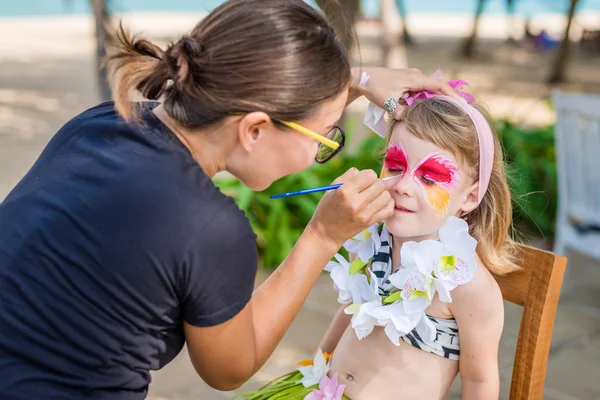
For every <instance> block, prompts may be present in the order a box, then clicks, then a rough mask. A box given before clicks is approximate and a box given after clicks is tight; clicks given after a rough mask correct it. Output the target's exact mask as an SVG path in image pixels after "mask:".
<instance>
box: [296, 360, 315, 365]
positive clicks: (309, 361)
mask: <svg viewBox="0 0 600 400" xmlns="http://www.w3.org/2000/svg"><path fill="white" fill-rule="evenodd" d="M309 365H313V360H308V359H307V360H302V361H300V362H299V363H298V366H299V367H308V366H309Z"/></svg>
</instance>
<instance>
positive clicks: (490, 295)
mask: <svg viewBox="0 0 600 400" xmlns="http://www.w3.org/2000/svg"><path fill="white" fill-rule="evenodd" d="M476 263H477V268H475V274H474V275H473V279H472V280H471V281H470V282H468V283H465V284H464V285H459V286H458V287H456V288H455V289H454V290H453V291H452V300H453V302H452V303H451V304H449V307H450V309H451V311H452V313H453V314H456V313H457V311H459V310H457V308H460V309H463V308H465V309H476V308H477V309H482V310H487V311H488V312H489V313H495V312H501V313H502V314H503V310H504V302H503V299H502V292H501V291H500V286H499V285H498V282H497V281H496V279H495V278H494V276H493V275H492V273H491V272H490V271H489V270H488V269H487V268H486V267H485V266H484V265H483V263H482V262H481V260H480V259H479V257H476Z"/></svg>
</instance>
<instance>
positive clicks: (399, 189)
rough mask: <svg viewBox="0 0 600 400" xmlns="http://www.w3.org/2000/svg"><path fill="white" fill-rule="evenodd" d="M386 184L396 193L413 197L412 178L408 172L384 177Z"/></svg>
mask: <svg viewBox="0 0 600 400" xmlns="http://www.w3.org/2000/svg"><path fill="white" fill-rule="evenodd" d="M386 179H387V180H386V184H387V185H390V186H391V189H392V190H393V191H395V192H396V193H398V194H400V195H404V196H408V197H413V196H414V192H413V179H412V176H411V175H410V174H407V173H404V174H399V175H396V176H390V177H388V178H386Z"/></svg>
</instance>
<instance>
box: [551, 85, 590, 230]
mask: <svg viewBox="0 0 600 400" xmlns="http://www.w3.org/2000/svg"><path fill="white" fill-rule="evenodd" d="M552 97H553V99H554V105H555V109H556V116H557V118H556V132H555V138H556V146H555V147H556V154H557V169H558V180H559V189H560V193H559V202H560V204H561V207H564V208H565V209H564V212H565V213H566V214H567V216H568V217H569V218H574V219H575V220H578V221H579V222H581V223H591V224H594V225H598V226H600V201H599V199H600V180H599V179H600V178H599V175H598V174H597V171H599V170H600V156H599V155H600V96H598V95H592V94H583V93H563V92H560V91H558V90H556V91H554V92H553V94H552Z"/></svg>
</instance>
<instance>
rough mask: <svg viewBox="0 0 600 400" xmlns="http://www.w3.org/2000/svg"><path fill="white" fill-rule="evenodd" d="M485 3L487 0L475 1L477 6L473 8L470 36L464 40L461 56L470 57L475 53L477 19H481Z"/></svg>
mask: <svg viewBox="0 0 600 400" xmlns="http://www.w3.org/2000/svg"><path fill="white" fill-rule="evenodd" d="M485 3H487V0H478V1H477V8H476V9H475V18H474V19H473V30H472V31H471V36H469V37H468V38H467V39H466V40H465V42H464V43H463V45H462V48H461V50H460V54H461V55H462V56H463V57H467V58H472V57H473V55H474V54H475V39H476V38H477V30H478V28H479V21H480V19H481V15H482V14H483V9H484V7H485Z"/></svg>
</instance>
